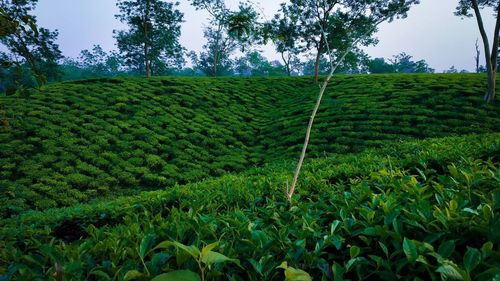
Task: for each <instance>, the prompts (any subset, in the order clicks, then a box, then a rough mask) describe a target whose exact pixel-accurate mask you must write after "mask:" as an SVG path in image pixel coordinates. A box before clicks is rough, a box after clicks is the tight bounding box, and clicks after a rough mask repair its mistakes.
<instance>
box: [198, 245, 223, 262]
mask: <svg viewBox="0 0 500 281" xmlns="http://www.w3.org/2000/svg"><path fill="white" fill-rule="evenodd" d="M217 245H219V242H214V243H212V244H208V245H206V246H205V247H203V249H201V258H202V259H203V257H205V256H206V255H207V253H208V252H210V251H212V250H213V249H214V248H215V247H217Z"/></svg>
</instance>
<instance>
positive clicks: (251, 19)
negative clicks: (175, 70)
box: [190, 0, 259, 76]
mask: <svg viewBox="0 0 500 281" xmlns="http://www.w3.org/2000/svg"><path fill="white" fill-rule="evenodd" d="M190 1H191V4H192V5H193V6H194V7H195V8H196V9H197V10H205V11H207V12H208V13H209V15H210V21H209V25H208V26H207V27H206V28H205V32H204V36H205V38H206V39H207V43H206V44H205V45H204V46H203V50H204V51H203V52H201V53H200V54H199V56H197V57H198V58H197V62H203V69H204V72H205V73H206V74H207V75H210V76H219V75H221V74H223V73H224V71H225V70H227V67H228V66H229V65H228V62H229V57H230V55H231V54H232V53H233V52H234V51H235V50H236V49H237V48H238V47H240V48H241V50H244V49H245V48H246V47H247V46H248V45H250V44H251V43H252V42H254V41H255V40H256V38H257V34H258V30H259V29H258V27H257V17H258V14H257V12H256V11H255V10H254V9H253V8H252V7H251V6H250V5H248V4H243V3H242V4H240V5H239V7H238V10H237V11H231V10H230V9H229V8H227V6H226V4H225V1H224V0H190ZM193 57H194V56H193Z"/></svg>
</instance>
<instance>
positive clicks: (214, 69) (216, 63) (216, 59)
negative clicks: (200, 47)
mask: <svg viewBox="0 0 500 281" xmlns="http://www.w3.org/2000/svg"><path fill="white" fill-rule="evenodd" d="M218 64H219V50H216V51H215V54H214V67H213V71H214V76H215V77H217V70H218V69H217V65H218Z"/></svg>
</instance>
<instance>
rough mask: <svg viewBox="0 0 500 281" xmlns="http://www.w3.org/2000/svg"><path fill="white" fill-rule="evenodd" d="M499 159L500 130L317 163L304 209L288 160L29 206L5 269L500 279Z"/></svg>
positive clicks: (107, 274)
mask: <svg viewBox="0 0 500 281" xmlns="http://www.w3.org/2000/svg"><path fill="white" fill-rule="evenodd" d="M499 159H500V134H498V133H497V134H484V135H471V136H466V137H448V138H441V139H427V140H421V141H409V142H401V143H397V144H390V145H385V146H382V147H381V148H379V149H368V150H366V151H364V152H361V153H357V154H344V155H335V157H331V158H330V157H328V158H323V159H314V160H312V159H310V160H308V161H307V163H306V166H305V167H304V173H303V177H302V178H301V180H300V182H299V189H298V194H297V195H296V196H295V197H294V198H293V201H294V203H293V205H290V204H289V203H288V202H287V201H286V200H285V195H284V191H283V188H284V182H285V179H286V178H289V177H290V174H291V171H292V170H293V168H294V163H292V162H290V163H288V162H281V163H280V162H277V163H275V164H269V165H266V166H265V167H263V168H258V169H250V170H248V171H246V172H245V173H243V174H239V175H224V176H222V177H220V178H217V179H210V180H206V181H203V182H199V183H193V184H189V185H186V186H175V187H173V188H170V189H167V190H162V191H153V192H144V193H141V194H140V195H137V196H132V197H121V198H117V199H114V200H110V201H109V200H102V201H98V202H95V203H91V204H81V205H75V206H74V207H70V208H63V209H49V210H47V211H44V212H37V211H30V212H25V213H24V214H22V215H20V216H15V217H12V218H10V219H4V220H2V221H1V222H0V226H1V228H0V237H2V239H0V278H3V279H4V280H51V279H56V277H57V278H64V280H178V279H175V278H181V277H182V278H189V279H186V280H200V279H201V278H204V280H283V279H284V276H285V274H286V275H287V276H289V277H290V276H295V277H296V278H298V276H301V278H303V279H292V280H311V278H312V279H313V280H354V279H356V280H380V279H383V280H399V279H403V280H439V279H442V280H495V278H498V277H499V276H500V275H499V274H500V258H499V257H500V248H499V245H500V235H499V234H500V228H499V227H500V219H499V218H500V217H499V210H500V184H499V181H500V173H499V172H500V165H499V164H500V163H499ZM285 262H286V264H285ZM168 278H170V279H168ZM172 278H173V279H172ZM304 278H305V279H304ZM308 278H309V279H308Z"/></svg>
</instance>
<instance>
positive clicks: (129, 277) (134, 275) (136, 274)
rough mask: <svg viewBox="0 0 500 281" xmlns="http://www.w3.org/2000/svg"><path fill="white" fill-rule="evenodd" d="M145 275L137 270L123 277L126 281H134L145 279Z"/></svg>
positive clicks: (130, 271)
mask: <svg viewBox="0 0 500 281" xmlns="http://www.w3.org/2000/svg"><path fill="white" fill-rule="evenodd" d="M143 276H144V274H143V273H141V272H139V271H137V270H129V271H127V273H125V276H124V277H123V280H124V281H129V280H134V279H138V278H141V277H143Z"/></svg>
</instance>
